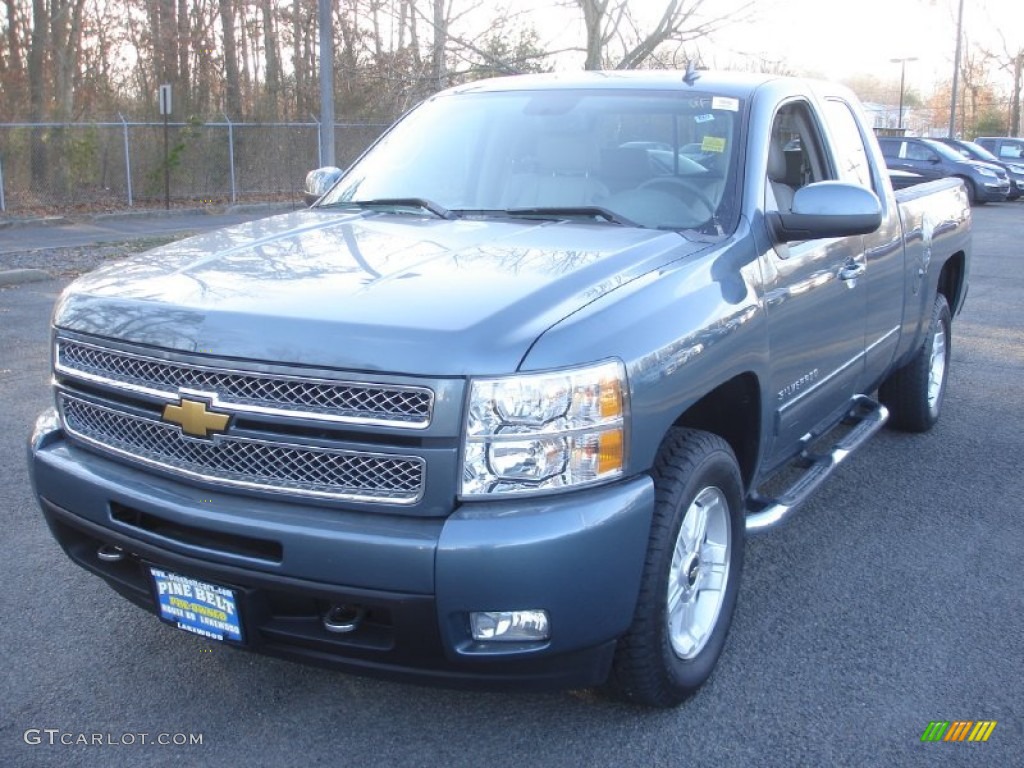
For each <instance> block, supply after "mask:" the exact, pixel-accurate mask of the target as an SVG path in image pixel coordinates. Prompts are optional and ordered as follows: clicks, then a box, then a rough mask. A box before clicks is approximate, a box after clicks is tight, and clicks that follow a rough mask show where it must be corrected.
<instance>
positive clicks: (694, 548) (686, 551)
mask: <svg viewBox="0 0 1024 768" xmlns="http://www.w3.org/2000/svg"><path fill="white" fill-rule="evenodd" d="M729 537H730V533H729V504H728V502H727V501H726V498H725V494H724V493H722V491H721V490H719V489H718V488H715V487H713V486H709V487H707V488H704V489H702V490H701V491H700V493H698V494H697V496H696V498H694V500H693V503H692V504H690V508H689V509H687V510H686V514H685V515H684V516H683V521H682V525H680V527H679V535H678V537H676V545H675V549H674V550H673V552H672V565H671V566H670V567H669V572H668V602H667V610H666V612H665V617H666V621H667V622H668V636H669V640H670V641H671V643H672V650H673V652H675V654H676V656H678V657H679V658H681V659H692V658H694V657H695V656H696V655H697V654H699V653H700V652H701V651H702V650H703V649H704V646H705V645H707V642H708V639H709V638H710V637H711V633H712V631H713V630H714V628H715V624H716V623H717V621H718V615H719V613H720V612H721V610H722V603H723V601H724V600H725V587H726V584H727V583H728V581H729V558H730V556H731V555H732V552H731V549H730V547H731V543H732V542H731V541H730V538H729Z"/></svg>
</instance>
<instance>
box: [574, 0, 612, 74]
mask: <svg viewBox="0 0 1024 768" xmlns="http://www.w3.org/2000/svg"><path fill="white" fill-rule="evenodd" d="M579 4H580V8H581V9H582V10H583V27H584V29H585V31H586V35H587V58H586V60H585V61H584V62H583V68H584V69H590V70H594V69H601V64H602V62H601V52H602V50H603V48H604V41H603V40H602V39H601V34H602V30H603V28H604V19H605V13H606V12H607V10H608V0H579Z"/></svg>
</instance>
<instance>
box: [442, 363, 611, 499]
mask: <svg viewBox="0 0 1024 768" xmlns="http://www.w3.org/2000/svg"><path fill="white" fill-rule="evenodd" d="M625 392H626V371H625V368H624V366H623V365H622V363H621V362H618V361H612V362H607V363H601V364H599V365H594V366H588V367H586V368H574V369H569V370H564V371H552V372H550V373H540V374H522V375H517V376H507V377H503V378H500V379H473V380H472V382H471V383H470V390H469V407H468V409H467V412H466V425H465V432H464V434H465V438H464V440H465V442H464V444H463V447H462V454H463V459H462V483H461V488H460V494H461V495H462V496H486V495H497V494H509V493H531V492H539V491H552V490H557V489H560V488H568V487H574V486H581V485H589V484H592V483H597V482H601V481H603V480H609V479H611V478H614V477H618V476H619V475H621V474H622V472H623V469H624V466H625V445H626V440H625V427H626V397H625Z"/></svg>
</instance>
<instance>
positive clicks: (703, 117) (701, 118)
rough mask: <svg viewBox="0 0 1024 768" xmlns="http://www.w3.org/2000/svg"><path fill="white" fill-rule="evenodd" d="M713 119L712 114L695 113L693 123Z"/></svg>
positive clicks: (706, 121) (707, 121) (708, 121)
mask: <svg viewBox="0 0 1024 768" xmlns="http://www.w3.org/2000/svg"><path fill="white" fill-rule="evenodd" d="M714 119H715V116H714V115H696V116H694V118H693V121H694V122H695V123H710V122H712V121H713V120H714Z"/></svg>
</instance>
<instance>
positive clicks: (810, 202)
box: [768, 181, 882, 243]
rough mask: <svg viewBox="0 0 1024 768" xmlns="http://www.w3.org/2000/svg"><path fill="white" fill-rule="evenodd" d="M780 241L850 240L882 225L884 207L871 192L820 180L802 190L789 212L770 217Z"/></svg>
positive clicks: (776, 236) (850, 185)
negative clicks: (831, 238)
mask: <svg viewBox="0 0 1024 768" xmlns="http://www.w3.org/2000/svg"><path fill="white" fill-rule="evenodd" d="M768 224H769V226H770V227H771V230H772V233H773V234H774V235H775V238H776V240H777V241H778V242H783V243H789V242H793V241H796V240H815V239H817V238H819V237H850V236H852V235H866V234H868V233H869V232H874V231H875V230H876V229H878V228H879V227H880V226H881V225H882V204H881V203H880V202H879V200H878V197H877V196H876V195H875V193H874V192H872V191H871V190H870V189H865V188H864V187H860V186H857V185H856V184H847V183H845V182H842V181H819V182H817V183H816V184H808V185H807V186H806V187H801V188H800V189H798V190H797V191H796V194H795V195H794V196H793V207H792V209H791V210H790V211H789V212H785V213H783V212H773V213H769V214H768Z"/></svg>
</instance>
